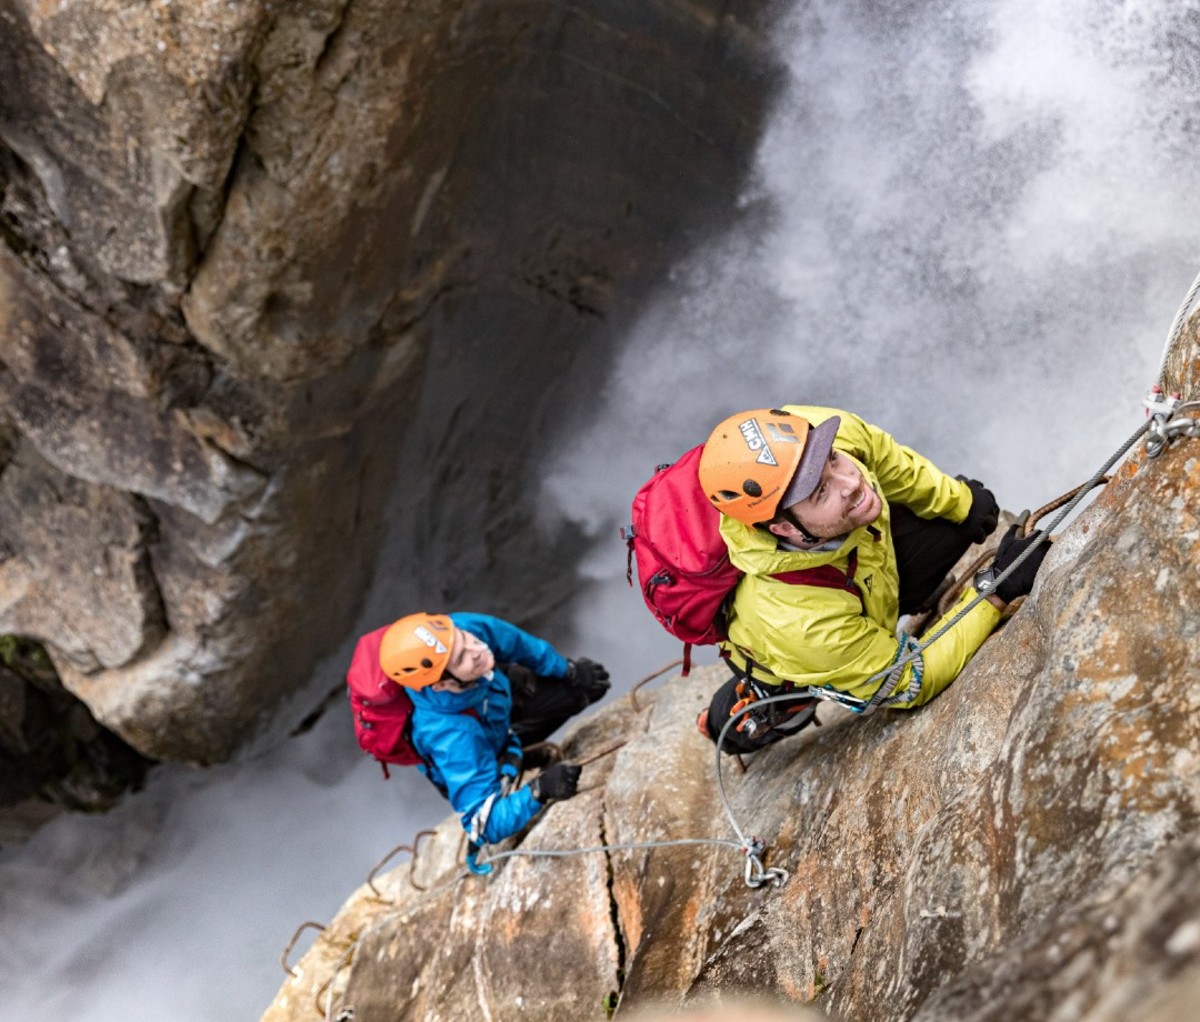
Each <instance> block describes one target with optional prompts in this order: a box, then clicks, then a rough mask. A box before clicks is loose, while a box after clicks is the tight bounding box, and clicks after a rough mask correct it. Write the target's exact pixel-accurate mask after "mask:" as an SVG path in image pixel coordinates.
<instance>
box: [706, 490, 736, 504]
mask: <svg viewBox="0 0 1200 1022" xmlns="http://www.w3.org/2000/svg"><path fill="white" fill-rule="evenodd" d="M739 496H740V494H737V493H734V492H733V490H721V491H719V492H718V493H717V495H716V496H715V497H713V498H712V502H713V503H714V504H716V503H717V502H718V501H721V500H737V499H738V497H739Z"/></svg>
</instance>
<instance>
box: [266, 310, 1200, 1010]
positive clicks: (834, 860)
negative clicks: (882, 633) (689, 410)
mask: <svg viewBox="0 0 1200 1022" xmlns="http://www.w3.org/2000/svg"><path fill="white" fill-rule="evenodd" d="M1168 375H1169V380H1168V383H1169V389H1179V390H1181V391H1182V393H1183V394H1184V395H1185V396H1187V395H1194V394H1196V393H1197V384H1198V383H1200V345H1198V344H1197V337H1196V322H1195V320H1193V324H1192V327H1191V328H1190V330H1189V332H1188V334H1187V335H1186V339H1185V343H1184V345H1183V346H1182V347H1181V348H1180V350H1179V352H1178V353H1177V355H1176V356H1175V357H1174V358H1173V359H1172V361H1171V363H1170V372H1169V374H1168ZM1198 494H1200V439H1188V440H1180V441H1178V442H1177V443H1176V444H1175V445H1174V446H1173V447H1171V448H1170V449H1169V450H1167V451H1166V452H1165V453H1164V454H1162V455H1161V456H1160V457H1158V458H1156V459H1154V460H1148V459H1147V458H1146V457H1145V456H1144V454H1142V453H1139V452H1138V451H1135V452H1134V453H1133V454H1132V455H1131V456H1130V458H1129V459H1127V461H1126V462H1125V464H1124V465H1122V466H1121V468H1120V469H1119V470H1118V471H1117V472H1116V474H1115V477H1114V479H1113V481H1112V482H1111V483H1109V485H1108V486H1107V487H1106V488H1105V490H1104V491H1103V493H1102V494H1101V495H1100V496H1099V498H1098V499H1097V500H1096V502H1095V503H1094V504H1093V505H1092V506H1091V507H1090V508H1088V509H1087V510H1086V511H1085V512H1084V513H1083V514H1082V515H1081V516H1080V517H1079V518H1078V519H1077V520H1076V521H1075V522H1074V523H1072V524H1071V525H1070V526H1068V528H1067V529H1066V530H1064V532H1063V533H1062V535H1061V536H1060V537H1059V538H1058V540H1057V542H1056V543H1055V546H1054V548H1053V549H1052V550H1051V552H1050V554H1049V555H1048V557H1047V559H1046V561H1045V563H1044V566H1043V568H1042V571H1041V573H1040V575H1039V581H1038V585H1037V587H1036V588H1035V590H1034V592H1033V594H1032V595H1031V596H1030V597H1029V598H1028V599H1027V600H1026V601H1025V603H1024V604H1023V606H1022V607H1021V608H1020V609H1019V610H1018V612H1017V613H1016V614H1015V616H1013V617H1012V618H1011V619H1010V620H1009V621H1008V623H1007V624H1006V625H1005V627H1004V628H1003V629H1001V630H1000V631H999V632H997V633H996V634H995V635H993V636H992V637H991V638H990V639H989V640H988V641H987V642H986V643H985V644H984V646H983V647H982V648H981V649H980V651H979V652H978V654H977V655H976V657H975V658H974V660H973V661H972V662H971V663H970V665H968V667H967V669H966V670H965V671H964V672H963V674H962V675H961V676H960V677H959V678H958V680H957V681H956V682H955V684H954V685H952V686H951V687H950V688H949V689H948V690H947V691H946V692H945V693H943V694H942V695H941V696H940V697H939V698H938V699H936V700H934V701H933V702H932V703H931V704H929V705H928V706H927V707H924V708H922V709H920V710H918V711H912V712H903V711H890V712H889V711H884V712H880V713H876V714H874V715H871V716H868V717H866V718H862V719H858V718H855V717H854V716H853V715H852V714H850V713H849V711H846V710H843V709H840V708H825V709H822V710H821V714H820V715H821V717H822V719H823V721H824V726H822V727H820V728H810V729H808V730H807V731H805V732H803V733H802V734H801V735H800V736H798V737H796V738H793V739H790V740H784V741H782V742H780V743H778V744H776V745H774V746H772V747H770V748H769V749H767V750H764V751H762V752H760V753H758V754H756V755H755V756H753V757H749V758H748V769H747V771H746V772H745V773H742V772H740V771H739V770H738V768H737V767H736V765H734V764H733V763H732V762H731V761H726V764H725V770H724V778H725V783H726V787H727V790H728V793H729V799H730V803H731V806H732V811H733V814H734V817H735V819H737V820H738V822H739V825H740V826H741V827H742V829H743V830H744V831H745V832H746V833H747V834H752V835H758V836H760V837H761V838H762V839H763V840H764V841H765V843H766V848H767V851H766V860H765V864H766V865H767V866H772V867H773V866H779V867H782V868H784V869H786V870H787V871H788V872H789V873H790V879H789V880H788V882H787V883H786V884H785V885H784V886H782V887H781V888H778V889H776V888H769V887H768V888H760V889H758V890H752V889H750V888H748V887H747V886H746V885H745V884H744V883H743V879H742V858H741V855H740V854H739V853H738V851H737V850H736V849H729V848H727V847H723V846H718V845H694V846H684V847H671V848H657V849H653V850H624V851H611V852H607V853H590V854H588V855H585V856H579V857H574V858H565V859H553V858H542V859H539V858H512V859H507V860H504V861H501V862H499V863H497V866H496V873H495V874H494V875H493V876H491V877H487V878H478V877H471V876H465V875H463V874H462V873H461V861H462V859H461V849H460V839H461V829H460V827H459V825H458V823H457V821H456V820H454V819H450V820H448V821H446V823H444V824H443V825H442V826H441V827H440V828H439V829H438V831H437V832H436V835H435V836H434V837H432V838H428V839H427V840H424V841H423V842H422V843H421V844H420V846H419V855H418V857H417V859H416V862H415V864H411V863H410V864H405V865H401V866H399V867H398V868H396V869H394V870H392V871H391V872H390V873H388V874H386V875H385V876H383V877H380V878H379V880H378V881H376V883H375V888H376V889H375V890H372V889H371V888H370V887H363V888H360V889H359V890H358V891H357V892H356V893H355V894H354V895H353V897H352V898H351V899H350V901H348V902H347V904H346V905H345V906H344V908H343V909H342V911H341V913H340V914H339V915H338V916H337V917H336V918H335V919H334V920H333V922H332V923H331V925H330V927H329V928H328V929H327V930H326V931H325V932H324V933H323V934H322V935H321V936H320V938H319V939H318V940H317V942H316V944H315V945H314V946H313V947H312V948H311V949H310V950H309V952H308V953H307V954H306V955H305V956H304V958H303V959H302V960H301V961H300V963H299V965H298V968H297V970H296V973H297V974H296V976H295V977H294V978H292V979H289V980H288V981H287V982H286V983H285V984H284V985H283V987H282V988H281V990H280V992H279V994H278V996H277V998H276V1000H275V1002H274V1003H273V1004H272V1005H271V1006H270V1007H269V1008H268V1010H267V1012H266V1014H265V1015H264V1016H263V1019H264V1022H300V1020H302V1019H307V1018H311V1017H312V1013H313V1012H314V1005H315V1004H316V1005H319V1006H320V1007H319V1009H318V1010H324V1006H325V1004H326V1003H327V1002H326V1000H325V998H326V997H328V996H332V1005H333V1009H334V1015H336V1013H337V1011H340V1010H342V1009H343V1008H353V1009H354V1018H355V1020H356V1022H394V1020H400V1019H439V1018H444V1019H452V1018H493V1019H509V1018H526V1019H537V1020H547V1022H549V1020H552V1019H563V1018H572V1019H604V1018H605V1017H606V1013H607V1011H608V1010H609V1009H610V1008H611V1007H612V1006H613V1004H614V1003H616V1000H617V998H619V1004H618V1006H617V1009H616V1016H615V1017H617V1018H620V1017H622V1016H623V1015H625V1014H626V1012H627V1011H628V1012H633V1011H634V1010H635V1009H638V1008H639V1007H642V1006H645V1005H647V1004H666V1005H667V1006H668V1007H670V1006H678V1005H681V1004H686V1003H690V1002H693V1001H696V1000H699V999H703V998H705V997H711V996H722V997H729V996H739V995H747V994H763V993H765V994H770V995H771V996H772V997H774V998H776V999H777V1000H778V1001H779V1002H780V1003H781V1004H783V1005H788V1006H790V1005H797V1004H801V1003H804V1004H811V1005H813V1006H814V1007H815V1008H816V1009H819V1010H821V1011H823V1012H825V1013H827V1014H828V1015H829V1016H830V1017H831V1018H839V1019H853V1020H855V1022H900V1020H906V1022H907V1020H917V1022H993V1020H996V1022H999V1020H1002V1019H1004V1020H1008V1019H1022V1020H1055V1022H1059V1020H1062V1022H1065V1020H1067V1019H1071V1020H1086V1022H1183V1020H1185V1019H1192V1018H1196V1017H1198V1016H1200V874H1198V870H1200V866H1198V863H1200V714H1198V713H1197V707H1198V705H1200V670H1197V664H1198V663H1200V615H1198V614H1197V613H1196V607H1197V606H1200V576H1198V575H1197V572H1196V566H1197V564H1200V518H1198V517H1197V514H1196V502H1197V495H1198ZM630 598H631V599H637V596H636V594H634V593H631V594H630ZM723 675H724V669H723V668H722V667H721V666H719V665H717V666H714V667H711V668H705V669H703V670H699V671H696V672H694V673H693V676H692V677H690V678H687V679H683V678H675V679H672V680H671V681H669V682H668V683H666V684H665V685H664V686H662V687H661V688H659V689H657V690H656V691H652V692H651V693H649V694H647V693H643V694H641V695H640V697H639V699H640V700H641V703H640V705H641V709H637V708H635V706H634V705H633V702H632V700H631V698H630V697H628V696H626V697H624V698H623V699H621V700H619V701H617V702H614V703H612V704H610V705H608V706H607V707H604V708H602V709H601V710H600V711H599V712H597V713H595V714H594V715H593V716H591V717H588V718H585V719H584V720H583V721H582V722H581V723H580V724H579V726H578V727H577V728H576V729H575V730H574V731H573V732H571V733H570V735H569V737H568V739H567V743H566V747H565V751H566V754H567V756H568V758H575V759H579V760H583V759H586V758H587V757H589V756H590V755H593V754H594V753H596V752H599V751H601V750H603V749H604V748H606V747H607V746H608V745H609V744H611V743H612V742H614V741H616V740H618V739H625V740H626V743H625V744H624V745H623V746H622V747H621V748H620V749H619V750H618V751H617V752H615V753H614V754H613V755H611V756H608V757H605V758H603V759H600V760H598V761H596V762H595V763H594V764H591V765H589V766H587V767H585V770H584V773H583V778H582V782H581V784H582V786H583V787H585V788H587V789H588V790H587V791H586V793H584V794H581V795H579V796H577V797H576V798H575V799H573V800H571V801H569V802H566V803H562V804H559V805H555V806H552V807H551V808H550V809H549V811H548V812H547V813H545V814H544V816H543V817H542V818H540V819H538V820H537V821H535V823H534V824H533V826H532V827H531V828H530V830H529V831H528V833H527V835H526V836H525V837H524V840H523V841H522V842H521V843H520V845H519V847H520V849H521V850H533V849H568V848H579V847H586V846H589V845H591V844H593V843H595V842H597V840H598V839H601V838H602V839H603V841H604V842H605V843H607V844H613V845H615V844H620V843H624V842H645V841H655V840H660V839H664V838H689V839H694V838H703V837H714V838H720V839H726V840H727V839H729V838H731V836H732V831H731V828H730V827H729V825H728V823H727V822H726V820H725V817H724V815H723V813H722V810H721V804H720V801H719V799H718V796H717V792H716V787H715V784H716V780H715V773H714V762H713V761H714V754H713V748H712V746H711V744H710V743H709V742H708V741H707V740H706V739H704V738H702V737H701V736H700V735H699V734H698V733H697V731H696V728H695V724H694V720H695V717H696V714H697V712H698V711H699V710H700V709H701V707H703V706H704V705H706V704H707V700H708V697H709V694H710V693H711V691H712V690H713V689H714V688H715V687H716V685H717V684H719V683H720V682H721V681H722V679H723ZM403 837H404V836H403V835H398V837H397V839H398V840H401V839H403ZM508 847H510V846H508V845H505V846H501V848H502V849H506V848H508ZM410 879H411V880H415V881H416V883H417V884H419V885H420V886H421V887H423V888H425V890H423V891H419V890H417V889H416V888H415V887H414V886H412V884H411V883H410ZM318 995H319V998H320V999H319V1000H317V999H316V998H318Z"/></svg>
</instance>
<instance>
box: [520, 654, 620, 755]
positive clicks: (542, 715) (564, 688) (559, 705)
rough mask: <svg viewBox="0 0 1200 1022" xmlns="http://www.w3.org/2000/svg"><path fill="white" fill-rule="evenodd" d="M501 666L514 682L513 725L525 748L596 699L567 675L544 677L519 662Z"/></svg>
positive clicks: (554, 729)
mask: <svg viewBox="0 0 1200 1022" xmlns="http://www.w3.org/2000/svg"><path fill="white" fill-rule="evenodd" d="M501 666H502V667H503V669H504V673H505V674H507V675H508V680H509V681H510V682H512V700H513V706H512V718H511V723H510V724H509V727H510V728H511V730H512V733H513V734H515V735H516V736H517V737H518V738H520V739H521V744H522V745H523V746H525V747H528V746H530V745H536V744H537V743H538V742H544V741H545V740H546V739H547V738H549V737H550V736H551V735H552V734H553V733H554V732H555V731H557V730H558V729H559V728H560V727H562V725H563V724H565V723H566V722H567V721H568V720H569V719H570V718H571V717H573V716H575V714H577V713H579V712H580V711H581V710H583V709H585V708H586V707H587V706H588V705H589V704H590V703H592V702H593V701H594V700H592V699H590V698H589V697H588V693H587V692H585V691H584V690H583V689H581V688H579V687H578V686H576V685H573V684H571V682H569V681H568V680H567V679H566V678H544V677H542V676H541V675H538V674H534V673H533V671H531V670H529V669H528V668H525V667H522V666H520V665H519V664H503V665H501ZM601 694H602V693H601ZM597 698H599V696H597Z"/></svg>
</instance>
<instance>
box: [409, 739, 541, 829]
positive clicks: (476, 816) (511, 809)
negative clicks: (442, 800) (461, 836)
mask: <svg viewBox="0 0 1200 1022" xmlns="http://www.w3.org/2000/svg"><path fill="white" fill-rule="evenodd" d="M452 719H453V718H452ZM447 723H449V721H448V722H447ZM425 754H426V756H427V758H429V759H431V760H432V761H433V762H434V763H436V764H437V769H438V772H439V773H440V774H441V777H442V781H443V782H444V784H445V786H446V796H447V797H448V798H449V799H450V805H451V806H453V807H454V811H455V812H456V813H458V815H459V819H460V820H461V821H462V825H463V830H465V831H466V832H467V836H468V837H470V838H471V840H472V841H474V842H476V843H477V844H481V843H488V844H493V843H495V842H497V841H503V840H504V839H505V838H506V837H511V836H512V835H513V834H515V833H517V831H519V830H520V829H521V828H522V827H524V826H525V825H526V824H527V823H529V821H530V820H532V819H533V818H534V817H535V816H536V815H537V814H538V811H539V810H540V809H541V808H542V806H541V803H539V802H538V801H537V800H536V799H534V797H533V794H532V793H531V792H530V791H529V789H528V788H527V787H526V788H521V789H520V790H519V791H514V792H511V793H510V794H508V795H505V794H504V793H503V789H502V788H501V786H500V771H499V767H498V766H497V764H496V756H495V754H494V753H493V752H492V750H491V748H490V747H489V746H488V744H487V741H486V739H485V738H484V736H483V733H482V731H481V730H480V729H479V727H478V725H476V723H475V721H474V720H472V719H471V718H469V717H468V718H464V720H463V724H462V726H457V727H456V726H447V727H445V728H444V729H443V730H442V731H441V732H440V733H439V734H438V735H437V736H436V737H434V738H433V740H432V741H429V742H428V743H427V749H426V750H425Z"/></svg>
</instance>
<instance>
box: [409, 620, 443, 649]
mask: <svg viewBox="0 0 1200 1022" xmlns="http://www.w3.org/2000/svg"><path fill="white" fill-rule="evenodd" d="M413 635H415V636H416V637H417V638H418V639H420V640H421V641H422V642H423V643H425V645H426V646H428V647H429V648H430V649H432V650H436V651H437V652H438V653H445V652H446V647H445V646H443V645H442V641H441V640H440V639H439V638H438V637H437V636H436V635H434V634H433V632H431V631H430V630H429V629H428V628H426V627H425V626H424V625H417V627H416V628H415V629H413Z"/></svg>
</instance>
